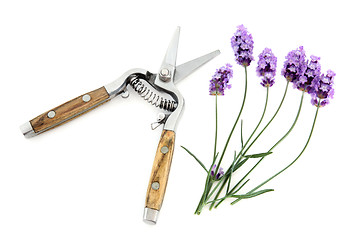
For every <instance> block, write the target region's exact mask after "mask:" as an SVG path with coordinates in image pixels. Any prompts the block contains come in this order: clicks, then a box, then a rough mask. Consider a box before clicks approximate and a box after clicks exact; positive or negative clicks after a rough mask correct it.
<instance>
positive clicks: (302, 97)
mask: <svg viewBox="0 0 360 240" xmlns="http://www.w3.org/2000/svg"><path fill="white" fill-rule="evenodd" d="M304 93H305V92H302V95H301V100H300V105H299V109H298V112H297V114H296V117H295V120H294V122H293V124H292V125H291V127H290V129H289V130H288V131H287V132H286V133H285V134H284V136H282V137H281V138H280V140H279V141H277V142H276V143H275V144H274V145H273V146H272V147H271V148H270V149H269V150H268V152H270V151H272V150H273V149H274V148H275V147H276V146H277V145H279V144H280V143H281V142H282V141H283V140H284V139H285V138H286V137H287V136H288V135H289V134H290V132H291V131H292V130H293V129H294V127H295V125H296V123H297V120H298V119H299V116H300V112H301V107H302V104H303V100H304ZM265 157H266V156H264V157H262V158H260V160H259V161H258V162H257V163H256V164H255V165H254V166H253V167H252V168H251V169H250V170H249V171H248V172H247V173H246V174H245V176H244V177H243V178H242V179H241V180H240V181H239V182H238V184H237V185H239V184H240V183H241V182H242V181H244V179H245V178H247V176H248V175H249V174H250V173H251V172H252V171H253V170H254V169H255V168H256V167H257V166H258V165H259V164H260V163H261V161H262V160H263V159H264V158H265ZM233 189H235V188H233ZM233 189H232V190H233Z"/></svg>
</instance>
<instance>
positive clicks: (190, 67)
mask: <svg viewBox="0 0 360 240" xmlns="http://www.w3.org/2000/svg"><path fill="white" fill-rule="evenodd" d="M219 54H220V50H216V51H214V52H211V53H208V54H206V55H204V56H201V57H198V58H196V59H194V60H191V61H189V62H186V63H183V64H181V65H180V66H177V67H176V72H175V79H174V83H178V82H180V81H181V80H183V79H184V78H186V77H187V76H189V75H190V74H191V73H193V72H194V71H195V70H197V69H198V68H199V67H201V66H202V65H204V64H205V63H207V62H208V61H210V60H211V59H213V58H214V57H216V56H218V55H219Z"/></svg>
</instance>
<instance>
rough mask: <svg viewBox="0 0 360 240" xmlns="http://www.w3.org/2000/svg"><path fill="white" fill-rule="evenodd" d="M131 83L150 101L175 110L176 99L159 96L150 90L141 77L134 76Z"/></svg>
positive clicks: (170, 110)
mask: <svg viewBox="0 0 360 240" xmlns="http://www.w3.org/2000/svg"><path fill="white" fill-rule="evenodd" d="M130 85H131V86H132V87H133V88H134V90H135V91H136V92H137V93H138V94H139V95H140V96H141V97H142V98H144V100H145V101H147V102H148V103H150V104H152V105H154V106H155V107H158V108H160V109H164V110H166V111H169V112H173V111H174V110H175V109H176V107H177V103H176V102H175V101H174V100H169V99H166V98H164V97H161V96H159V95H158V94H156V93H154V92H153V91H151V90H150V88H148V87H147V86H145V84H144V83H143V82H142V81H141V80H140V79H139V78H133V79H131V80H130Z"/></svg>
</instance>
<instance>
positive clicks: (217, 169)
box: [210, 67, 247, 210]
mask: <svg viewBox="0 0 360 240" xmlns="http://www.w3.org/2000/svg"><path fill="white" fill-rule="evenodd" d="M244 69H245V89H244V97H243V101H242V105H241V108H240V111H239V114H238V116H237V118H236V120H235V123H234V125H233V127H232V129H231V132H230V134H229V137H228V139H227V140H226V143H225V146H224V150H223V151H222V153H221V156H220V159H219V163H218V165H217V166H216V170H215V174H214V176H216V174H217V172H218V171H219V167H220V164H221V161H222V160H223V157H224V154H225V152H226V148H227V146H228V144H229V142H230V139H231V136H232V134H233V132H234V130H235V127H236V125H237V123H238V121H239V119H240V116H241V113H242V111H243V109H244V106H245V100H246V93H247V67H244ZM221 189H222V188H221ZM219 194H220V191H219V192H218V193H217V195H216V196H215V199H216V198H217V197H218V196H219ZM214 204H215V202H213V203H212V204H211V206H210V210H211V208H212V207H213V206H214Z"/></svg>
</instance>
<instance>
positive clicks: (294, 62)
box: [281, 46, 307, 87]
mask: <svg viewBox="0 0 360 240" xmlns="http://www.w3.org/2000/svg"><path fill="white" fill-rule="evenodd" d="M305 57H306V55H305V50H304V48H303V46H300V47H299V48H298V49H296V50H292V51H291V52H289V53H288V55H287V56H286V57H285V58H286V60H285V62H284V68H283V69H282V71H281V75H283V76H284V77H285V78H286V80H288V81H289V82H293V83H294V86H295V87H296V83H297V81H299V78H300V77H301V76H302V75H304V72H305V70H306V67H307V64H306V61H305Z"/></svg>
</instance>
